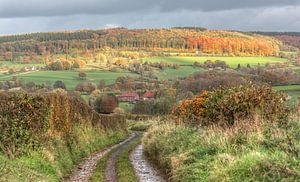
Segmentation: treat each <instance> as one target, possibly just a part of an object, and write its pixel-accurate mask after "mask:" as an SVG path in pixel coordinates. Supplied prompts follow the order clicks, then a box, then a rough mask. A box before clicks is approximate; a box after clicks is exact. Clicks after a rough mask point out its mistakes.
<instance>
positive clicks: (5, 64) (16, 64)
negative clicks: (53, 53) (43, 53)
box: [0, 61, 45, 69]
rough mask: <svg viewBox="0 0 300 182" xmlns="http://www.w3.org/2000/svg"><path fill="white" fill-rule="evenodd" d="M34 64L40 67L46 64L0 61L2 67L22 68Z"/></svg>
mask: <svg viewBox="0 0 300 182" xmlns="http://www.w3.org/2000/svg"><path fill="white" fill-rule="evenodd" d="M32 66H39V67H44V66H45V64H35V63H32V64H18V63H13V62H11V61H0V68H1V67H7V68H15V69H21V68H24V67H32Z"/></svg>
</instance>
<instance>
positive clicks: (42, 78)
mask: <svg viewBox="0 0 300 182" xmlns="http://www.w3.org/2000/svg"><path fill="white" fill-rule="evenodd" d="M78 73H79V72H78V71H38V72H33V73H28V74H23V75H18V78H19V79H20V80H21V81H25V82H28V81H33V82H34V83H36V84H45V83H48V84H51V85H53V84H54V82H55V81H57V80H62V81H63V82H64V83H65V84H66V86H67V89H69V90H73V89H74V88H75V87H76V85H77V84H78V83H81V82H92V83H95V84H98V83H99V81H100V80H105V82H106V84H112V83H114V82H115V80H116V79H117V78H118V77H120V76H133V77H134V76H138V75H137V74H133V73H130V72H125V71H124V72H109V71H98V70H97V71H85V73H86V74H87V79H86V80H80V79H79V78H78ZM11 77H12V76H8V77H7V76H1V74H0V81H4V80H9V79H11Z"/></svg>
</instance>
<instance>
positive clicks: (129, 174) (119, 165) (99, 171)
mask: <svg viewBox="0 0 300 182" xmlns="http://www.w3.org/2000/svg"><path fill="white" fill-rule="evenodd" d="M140 141H141V137H140V136H139V137H137V138H135V139H134V140H133V141H132V142H131V143H130V144H129V145H128V146H127V147H126V148H125V149H124V150H122V151H121V152H120V153H119V155H118V156H117V159H116V160H117V161H116V173H117V179H118V181H119V182H135V181H138V180H137V178H136V176H135V171H134V168H133V166H132V164H131V161H130V159H129V154H130V152H131V151H132V150H133V149H134V148H135V147H136V146H137V145H138V144H139V143H140ZM116 150H118V149H115V150H113V151H111V152H110V153H108V154H107V155H106V156H104V157H103V158H101V159H100V160H99V162H98V164H97V168H96V170H95V171H94V173H93V175H92V177H91V179H90V181H92V182H102V181H103V182H104V181H105V170H106V165H107V162H108V160H109V157H110V156H111V154H113V153H114V152H115V151H116Z"/></svg>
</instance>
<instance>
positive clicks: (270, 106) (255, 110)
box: [173, 83, 290, 126]
mask: <svg viewBox="0 0 300 182" xmlns="http://www.w3.org/2000/svg"><path fill="white" fill-rule="evenodd" d="M285 101H286V94H284V93H281V92H276V91H274V90H273V89H272V87H270V86H260V85H254V84H251V83H250V84H249V85H241V86H237V87H231V88H222V87H221V88H218V89H216V90H214V91H212V92H203V93H202V94H201V95H199V96H196V97H195V98H193V99H190V100H184V101H182V103H181V104H180V105H179V106H178V107H177V108H175V109H174V111H173V114H174V115H175V116H177V119H179V120H180V121H181V122H184V123H186V124H197V125H202V126H203V125H204V126H207V125H214V124H217V125H222V126H230V125H234V124H236V123H237V122H238V121H240V120H248V121H249V122H252V121H254V120H255V118H256V117H260V118H261V119H262V120H263V121H264V122H280V123H283V122H284V121H286V120H287V117H288V114H289V111H290V110H289V108H287V107H285V104H284V103H285Z"/></svg>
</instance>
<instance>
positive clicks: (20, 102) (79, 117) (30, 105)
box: [0, 92, 126, 158]
mask: <svg viewBox="0 0 300 182" xmlns="http://www.w3.org/2000/svg"><path fill="white" fill-rule="evenodd" d="M0 100H1V103H0V132H1V135H0V152H3V153H4V154H6V155H7V156H10V157H11V158H13V157H16V156H20V155H22V154H26V153H28V152H29V151H31V150H35V149H36V148H37V147H39V145H40V144H42V143H44V142H45V141H47V140H48V139H49V138H50V137H53V136H62V137H68V136H69V135H70V133H71V132H72V131H73V127H74V126H75V125H76V124H86V125H95V126H99V127H102V128H104V129H105V128H106V129H114V128H116V127H122V128H126V127H125V125H126V121H125V117H122V116H119V115H99V114H98V113H96V112H95V111H94V110H93V109H92V108H90V107H89V106H88V105H86V104H85V103H84V102H83V101H81V100H80V99H79V98H76V97H72V96H69V95H66V94H62V93H44V94H29V93H25V92H0Z"/></svg>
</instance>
